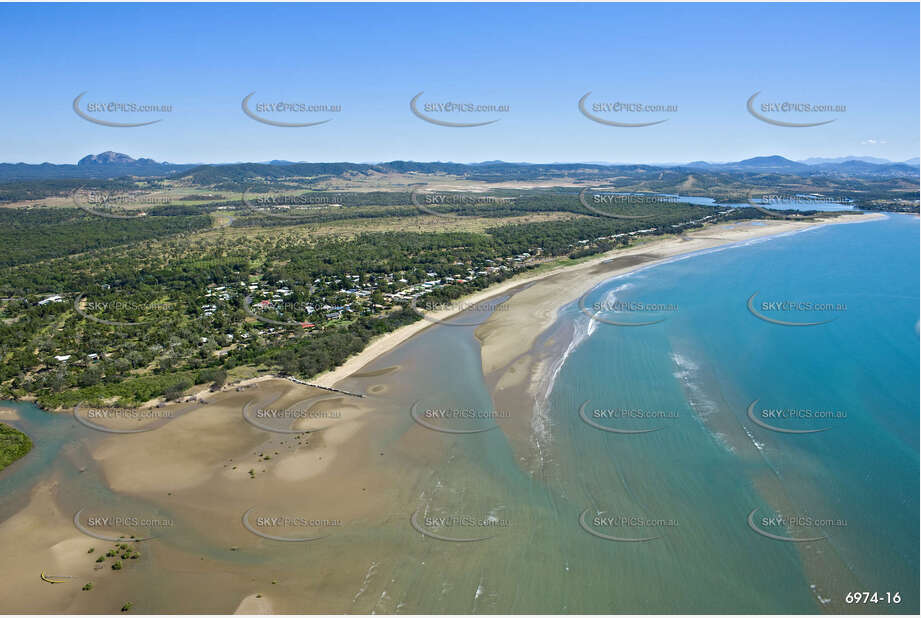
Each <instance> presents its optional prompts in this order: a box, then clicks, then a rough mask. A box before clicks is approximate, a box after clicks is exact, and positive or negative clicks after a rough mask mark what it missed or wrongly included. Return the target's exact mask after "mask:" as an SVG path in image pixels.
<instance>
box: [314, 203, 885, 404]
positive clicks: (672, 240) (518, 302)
mask: <svg viewBox="0 0 921 618" xmlns="http://www.w3.org/2000/svg"><path fill="white" fill-rule="evenodd" d="M883 216H885V215H882V214H864V215H841V216H837V217H831V218H829V219H818V220H810V221H787V220H776V221H763V222H761V223H763V225H751V224H750V222H740V223H730V224H719V225H711V226H707V227H704V228H700V229H697V230H693V231H691V232H689V233H687V234H686V235H684V236H679V237H675V236H668V237H665V238H662V239H654V240H650V241H648V242H643V243H641V244H639V245H637V246H634V247H630V248H627V249H615V250H613V251H609V252H607V253H603V254H600V255H598V256H597V257H594V258H592V259H590V260H586V261H584V262H580V263H578V264H575V265H573V266H564V267H561V268H556V269H554V270H550V271H547V272H542V273H539V274H534V275H528V274H522V275H521V276H516V277H512V278H511V279H509V280H507V281H503V282H502V283H500V284H497V285H495V286H492V287H490V288H488V289H486V290H483V291H481V292H478V293H476V294H472V295H469V296H466V297H463V298H460V299H458V300H457V303H458V304H463V305H465V306H469V305H472V304H476V303H480V302H483V301H485V300H488V299H490V298H493V297H495V296H499V295H502V294H505V293H507V292H509V291H510V290H513V289H514V288H517V287H520V286H525V285H527V284H531V283H535V282H537V281H541V282H542V284H541V285H540V286H531V287H530V288H528V289H527V290H523V291H521V292H518V293H517V294H515V295H514V297H513V298H511V299H510V300H509V301H508V302H507V304H508V305H509V310H504V311H497V312H494V313H493V314H492V315H491V316H490V318H489V319H488V320H487V321H486V322H485V323H484V324H483V326H481V327H480V329H479V330H478V332H477V336H478V338H480V340H481V342H482V343H483V359H484V360H483V369H484V371H485V372H486V373H490V372H492V371H494V370H495V369H496V367H499V366H502V365H503V364H507V363H508V362H509V361H510V359H512V358H515V357H516V356H518V355H520V354H521V353H522V352H524V351H526V350H527V349H529V348H530V347H531V345H533V343H534V340H535V339H536V338H537V337H538V335H539V334H540V333H541V332H542V331H543V330H545V329H546V327H547V326H548V325H549V324H551V323H553V320H554V319H555V317H556V310H557V309H558V308H559V307H562V306H563V305H565V304H567V303H569V302H572V301H573V300H576V299H577V298H579V296H581V295H582V294H584V293H585V292H586V291H588V290H589V289H591V288H592V287H594V286H595V285H598V284H599V283H601V282H602V281H604V280H605V279H608V278H610V277H613V276H616V275H619V274H623V273H625V272H629V271H630V270H633V269H636V268H640V267H641V266H646V265H649V264H652V263H655V262H656V261H662V260H666V259H669V258H673V257H676V256H678V255H682V254H686V253H693V252H695V251H701V250H704V249H711V248H714V247H719V246H722V245H728V244H731V243H735V242H741V241H745V240H750V239H753V238H760V237H764V236H772V235H775V234H782V233H786V232H792V231H796V230H803V229H808V228H812V227H816V226H820V225H829V224H844V223H860V222H864V221H871V220H873V219H878V218H880V217H883ZM640 256H642V257H640ZM623 257H627V258H630V257H633V258H639V259H634V260H625V261H623V262H620V263H619V264H620V265H619V266H614V267H608V266H606V265H605V263H606V262H609V261H610V260H612V259H614V258H623ZM548 279H553V282H550V283H548V282H547V281H546V280H548ZM457 313H459V311H458V310H456V309H447V310H444V311H439V312H432V313H430V314H429V317H430V318H431V320H420V321H418V322H414V323H413V324H409V325H407V326H404V327H402V328H399V329H397V330H395V331H393V332H391V333H387V334H385V335H382V336H380V337H379V338H377V339H374V340H373V341H372V342H371V343H370V344H369V345H368V346H367V347H366V348H365V349H364V350H362V351H361V352H359V353H358V354H356V355H354V356H352V357H350V358H349V359H348V360H346V362H345V363H343V364H342V365H340V366H339V367H336V368H335V369H333V370H332V371H328V372H326V373H323V374H320V375H319V376H317V377H315V378H313V379H312V380H311V381H312V382H313V383H315V384H319V385H321V386H334V385H335V384H336V383H337V382H339V381H340V380H342V379H344V378H346V377H348V376H350V375H352V374H353V373H355V372H357V371H359V370H360V369H361V368H362V367H364V366H365V365H367V364H368V363H370V362H371V361H373V360H374V359H375V358H377V357H378V356H381V355H382V354H385V353H387V352H389V351H390V350H392V349H394V348H395V347H397V346H399V345H400V344H401V343H403V342H404V341H406V340H407V339H409V338H410V337H412V336H414V335H416V334H417V333H420V332H422V331H423V330H425V329H426V328H428V327H430V326H432V325H433V321H434V320H445V319H447V318H450V317H451V316H453V315H455V314H457ZM535 318H537V320H538V321H537V322H535V321H534V319H535ZM499 333H505V334H507V335H501V334H499Z"/></svg>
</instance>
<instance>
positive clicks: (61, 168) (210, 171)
mask: <svg viewBox="0 0 921 618" xmlns="http://www.w3.org/2000/svg"><path fill="white" fill-rule="evenodd" d="M918 165H919V163H918V158H917V157H916V158H914V159H910V160H909V161H906V162H904V163H895V162H892V161H888V160H886V159H879V158H876V157H856V156H852V157H838V158H830V159H829V158H811V159H805V160H803V161H792V160H790V159H787V158H784V157H781V156H779V155H772V156H764V157H753V158H751V159H745V160H743V161H735V162H729V163H710V162H707V161H693V162H691V163H683V164H657V165H638V164H632V165H631V164H610V163H599V162H591V163H509V162H505V161H484V162H481V163H471V164H464V163H442V162H430V163H424V162H414V161H391V162H387V163H347V162H341V163H304V162H301V163H294V162H291V161H282V160H273V161H268V162H265V163H227V164H208V165H202V164H196V163H181V164H180V163H167V162H165V161H164V162H157V161H154V160H153V159H146V158H141V159H135V158H133V157H130V156H128V155H126V154H122V153H119V152H113V151H111V150H109V151H106V152H103V153H100V154H97V155H87V156H85V157H83V158H82V159H80V160H79V161H78V162H77V164H76V165H67V164H64V165H59V164H54V163H41V164H37V165H36V164H29V163H0V182H11V181H21V180H45V179H56V178H57V179H64V178H68V179H83V178H86V179H108V178H120V177H126V176H134V177H165V176H182V177H191V179H192V181H193V182H197V183H200V184H207V183H209V182H219V181H221V180H222V179H229V178H234V179H240V178H244V177H254V176H260V177H268V178H280V177H284V176H292V175H296V176H316V175H340V174H344V173H347V172H352V173H364V174H367V173H369V172H372V171H376V172H382V173H386V172H404V173H405V172H417V173H433V172H442V173H448V174H459V175H465V174H466V175H478V174H481V173H483V171H484V170H490V171H491V172H493V173H502V172H503V171H509V172H511V171H515V172H521V171H522V169H523V168H530V169H531V170H533V171H534V172H538V173H553V172H557V173H560V172H562V173H565V172H567V171H574V170H585V169H593V170H599V171H601V170H603V169H605V168H612V169H614V168H617V169H637V168H645V169H650V168H657V167H658V168H670V169H685V170H694V169H699V170H704V171H708V172H743V173H756V174H793V175H803V176H814V175H820V176H822V175H824V176H867V177H877V178H878V177H898V178H904V177H918V174H919V168H918Z"/></svg>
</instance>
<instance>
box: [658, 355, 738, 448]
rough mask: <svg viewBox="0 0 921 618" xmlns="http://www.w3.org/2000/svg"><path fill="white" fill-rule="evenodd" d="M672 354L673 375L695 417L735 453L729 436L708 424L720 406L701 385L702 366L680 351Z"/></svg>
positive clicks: (717, 440)
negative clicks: (708, 419) (682, 389)
mask: <svg viewBox="0 0 921 618" xmlns="http://www.w3.org/2000/svg"><path fill="white" fill-rule="evenodd" d="M670 356H671V358H672V362H673V363H674V364H675V371H674V372H673V373H672V375H673V376H675V379H677V380H678V381H679V382H681V385H682V386H683V387H684V392H685V397H686V398H687V400H688V404H689V405H690V406H691V409H693V410H694V418H695V419H697V421H698V422H699V423H700V424H701V426H702V427H703V428H704V429H706V430H707V431H709V432H710V435H712V436H713V438H714V440H716V442H717V443H718V444H719V445H720V446H722V447H723V448H724V449H725V450H726V451H728V452H730V453H735V452H736V449H735V447H733V446H732V444H730V443H729V440H728V439H727V436H726V435H725V434H722V433H720V432H718V431H713V429H712V428H710V427H709V426H708V425H707V417H709V416H710V415H712V414H713V413H715V412H717V411H719V406H718V405H717V403H716V402H715V401H713V400H711V399H710V398H709V397H707V395H706V393H705V392H704V389H703V387H702V386H701V385H700V383H701V378H700V366H699V365H698V364H697V363H695V362H694V361H692V360H691V359H689V358H688V357H686V356H683V355H681V354H679V353H678V352H672V353H671V355H670Z"/></svg>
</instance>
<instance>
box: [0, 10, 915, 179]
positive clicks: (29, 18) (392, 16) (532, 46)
mask: <svg viewBox="0 0 921 618" xmlns="http://www.w3.org/2000/svg"><path fill="white" fill-rule="evenodd" d="M918 22H919V5H918V4H881V3H874V4H775V5H767V4H700V5H695V4H646V5H638V4H606V5H600V4H565V5H564V4H534V5H522V4H440V5H420V4H393V5H382V4H370V5H369V4H338V5H328V4H314V5H303V4H301V5H293V4H269V5H267V4H258V5H257V4H194V5H190V4H186V5H180V4H157V5H152V4H151V5H139V4H130V5H128V4H67V5H53V4H34V5H0V41H2V44H3V54H2V63H0V77H2V83H3V85H4V88H3V93H4V94H3V97H2V98H0V109H2V115H0V136H2V138H0V161H4V162H17V161H25V162H30V163H37V162H43V161H50V162H55V163H73V162H76V160H77V159H79V158H80V157H82V156H83V155H86V154H88V153H98V152H101V151H104V150H115V151H119V152H124V153H127V154H130V155H132V156H134V157H141V156H145V157H152V158H154V159H157V160H161V161H162V160H166V161H173V162H229V161H263V160H269V159H288V160H294V161H389V160H393V159H412V160H416V161H433V160H440V161H462V162H468V161H484V160H493V159H503V160H506V161H536V162H549V161H612V162H627V161H630V162H681V161H693V160H699V159H703V160H710V161H727V160H737V159H741V158H746V157H750V156H758V155H766V154H781V155H784V156H787V157H790V158H794V159H801V158H805V157H813V156H823V157H833V156H843V155H865V156H879V157H884V158H889V159H893V160H904V159H908V158H911V157H916V156H918V151H919V142H918V135H919V98H918V92H919V61H918V51H919V26H918ZM759 90H760V91H763V94H762V95H761V97H762V98H763V100H765V101H794V102H817V103H831V104H836V105H846V106H847V111H846V112H845V113H837V114H812V115H809V117H808V118H807V120H809V119H812V118H813V117H814V118H816V119H821V120H825V119H827V118H830V117H836V118H837V120H836V121H835V122H833V123H831V124H829V125H825V126H821V127H812V128H805V129H800V128H796V129H791V128H781V127H777V126H773V125H770V124H767V123H764V122H761V121H759V120H757V119H755V118H753V117H752V116H751V115H750V114H749V113H748V112H747V111H746V108H745V103H746V100H747V99H748V97H749V96H751V95H752V94H754V93H755V92H756V91H759ZM83 91H88V93H89V94H88V95H87V97H86V98H87V99H88V100H93V101H97V100H98V101H109V100H119V101H135V102H138V103H165V104H171V105H172V106H173V108H174V111H173V112H171V113H167V114H153V115H140V116H139V115H135V116H132V117H131V118H130V119H135V118H139V117H140V118H143V119H145V120H146V119H151V118H157V117H162V118H164V121H163V122H161V123H159V124H156V125H151V126H148V127H141V128H130V129H125V128H110V127H103V126H99V125H96V124H93V123H90V122H87V121H85V120H83V119H81V118H79V117H78V116H77V115H76V114H74V112H73V110H72V108H71V103H72V101H73V99H74V97H76V96H77V95H78V94H79V93H81V92H83ZM253 91H256V92H257V96H256V97H254V101H253V102H254V103H255V102H256V100H260V101H266V102H268V101H275V100H283V101H290V102H303V103H332V104H339V105H342V111H341V112H340V113H337V114H324V115H320V114H307V115H306V116H310V118H309V119H323V118H326V117H334V118H335V119H334V120H333V121H332V122H330V123H328V124H325V125H322V126H318V127H311V128H297V129H294V128H278V127H273V126H267V125H264V124H260V123H258V122H255V121H253V120H252V119H250V118H248V117H246V116H245V115H244V114H243V113H242V111H241V109H240V102H241V99H242V98H243V97H244V96H245V95H247V94H248V93H250V92H253ZM419 91H425V93H426V94H425V97H426V98H428V100H430V101H437V100H450V101H456V102H472V103H493V104H500V105H509V106H510V111H509V112H508V113H504V114H499V115H498V116H499V117H501V118H502V120H501V121H500V122H498V123H495V124H493V125H490V126H485V127H478V128H462V129H457V128H445V127H441V126H435V125H432V124H428V123H426V122H423V121H422V120H420V119H418V118H416V117H415V116H413V115H412V114H411V113H410V109H409V100H410V99H411V98H412V97H413V96H414V95H415V94H416V93H418V92H419ZM588 91H593V93H594V94H593V95H592V99H591V101H606V102H607V101H627V102H638V103H646V104H668V105H677V106H678V111H677V112H675V113H670V114H664V115H660V114H636V115H634V116H631V117H630V118H631V119H635V118H636V117H637V116H642V118H639V119H638V120H647V119H648V120H652V119H656V120H657V119H659V118H660V117H666V116H667V117H669V118H670V119H669V120H668V122H666V123H663V124H661V125H657V126H653V127H645V128H620V127H608V126H604V125H601V124H598V123H595V122H592V121H590V120H588V119H587V118H585V117H584V116H583V115H581V114H580V113H579V111H578V107H577V103H578V100H579V98H580V97H581V96H582V95H583V94H585V93H586V92H588ZM424 100H425V99H423V101H424ZM760 100H761V99H759V102H760ZM264 115H266V116H268V117H271V118H276V117H277V118H279V119H281V117H278V116H272V115H270V114H264ZM295 116H296V117H295ZM470 116H471V115H469V114H468V115H462V117H461V116H457V115H454V116H452V117H450V118H449V117H448V116H441V117H442V118H446V119H451V120H461V121H467V120H469V119H470ZM476 116H477V117H476V118H474V119H477V120H478V119H492V118H493V117H496V116H497V115H496V114H492V115H489V114H484V115H476ZM303 117H305V114H298V115H294V116H292V115H287V116H285V118H284V119H285V120H289V121H292V120H293V121H298V120H300V119H301V118H303ZM610 117H611V118H614V116H610ZM777 117H778V118H781V119H788V117H786V116H782V115H778V116H777ZM618 118H619V117H618ZM800 118H801V116H797V117H796V118H793V117H790V118H789V119H790V120H800ZM119 119H125V118H124V116H121V117H119ZM615 119H617V118H615ZM634 121H635V120H634Z"/></svg>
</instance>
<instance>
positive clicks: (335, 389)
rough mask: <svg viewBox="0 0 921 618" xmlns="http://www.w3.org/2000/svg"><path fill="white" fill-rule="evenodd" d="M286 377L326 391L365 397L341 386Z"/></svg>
mask: <svg viewBox="0 0 921 618" xmlns="http://www.w3.org/2000/svg"><path fill="white" fill-rule="evenodd" d="M285 377H286V379H288V380H291V381H292V382H294V383H295V384H302V385H303V386H312V387H313V388H320V389H323V390H324V391H331V392H333V393H341V394H343V395H348V396H349V397H361V398H362V399H363V398H364V397H365V396H364V395H362V394H361V393H353V392H351V391H346V390H343V389H341V388H333V387H332V386H320V385H319V384H313V383H311V382H305V381H304V380H298V379H297V378H293V377H291V376H285Z"/></svg>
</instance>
